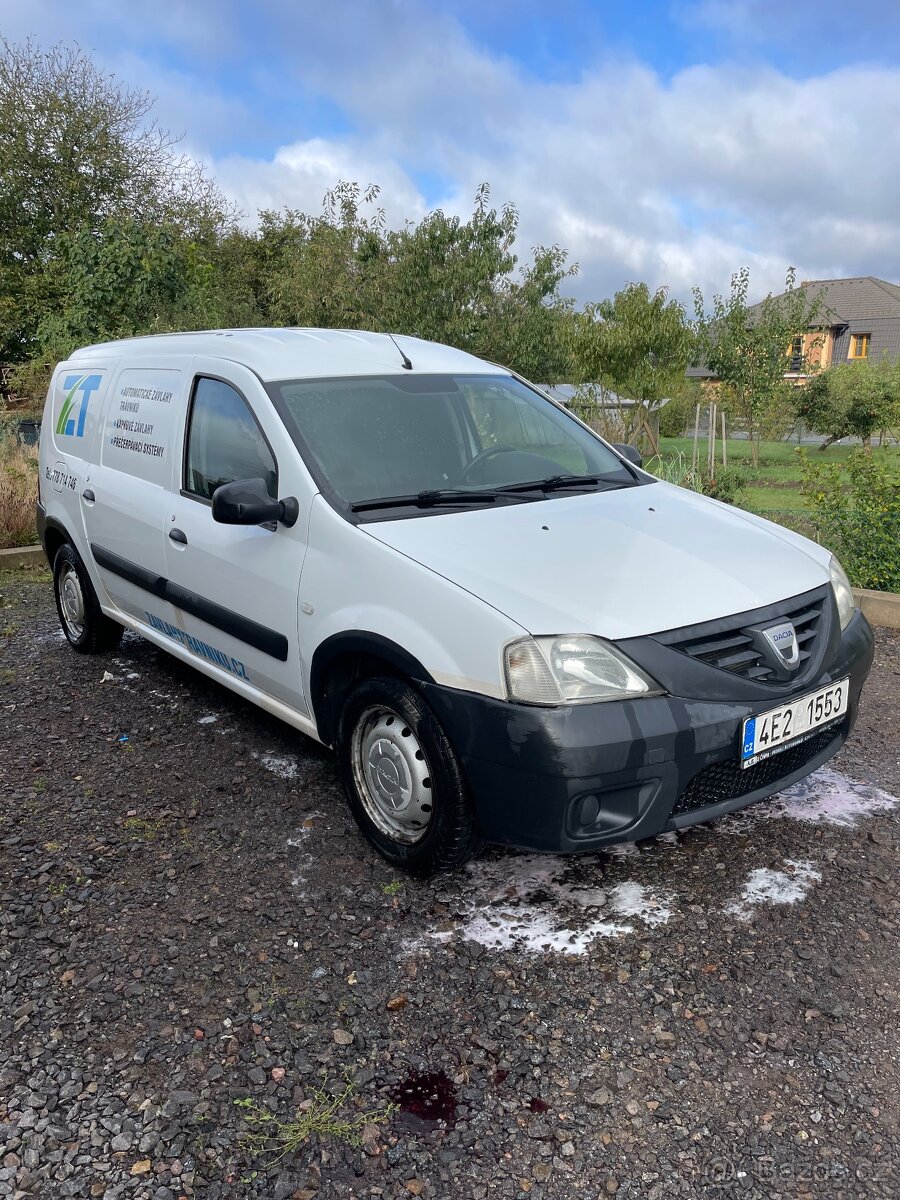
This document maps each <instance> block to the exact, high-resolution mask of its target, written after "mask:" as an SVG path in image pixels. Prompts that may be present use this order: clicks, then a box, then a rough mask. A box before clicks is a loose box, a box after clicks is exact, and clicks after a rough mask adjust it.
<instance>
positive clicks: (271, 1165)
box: [0, 574, 900, 1200]
mask: <svg viewBox="0 0 900 1200" xmlns="http://www.w3.org/2000/svg"><path fill="white" fill-rule="evenodd" d="M0 595H2V600H0V603H2V605H3V612H2V615H0V631H2V639H0V644H2V651H0V711H2V723H0V789H2V795H3V798H4V802H3V806H2V812H0V820H2V824H0V960H2V971H3V974H2V1003H0V1195H3V1196H7V1195H9V1196H14V1197H25V1196H28V1197H40V1198H41V1200H54V1198H55V1197H63V1196H77V1197H89V1196H90V1197H108V1198H112V1197H118V1196H123V1197H134V1198H142V1200H176V1198H178V1197H182V1196H183V1197H203V1198H209V1200H216V1198H220V1197H242V1198H243V1197H248V1198H249V1197H265V1198H266V1200H286V1198H288V1197H293V1198H294V1200H298V1198H299V1200H313V1198H316V1200H330V1198H331V1197H351V1196H355V1197H363V1196H375V1197H379V1196H383V1197H409V1196H410V1195H412V1196H424V1197H427V1198H434V1200H449V1198H450V1197H454V1198H459V1200H479V1198H481V1197H510V1198H511V1197H525V1196H531V1197H547V1198H550V1197H552V1198H557V1197H559V1198H563V1197H565V1198H566V1200H569V1198H573V1197H576V1198H580V1197H591V1198H592V1200H597V1198H598V1197H603V1196H612V1195H615V1196H617V1197H620V1198H621V1197H638V1196H640V1197H650V1198H654V1197H666V1198H669V1197H679V1196H698V1195H704V1194H706V1193H707V1192H711V1193H713V1194H717V1195H724V1196H729V1195H735V1196H740V1197H745V1196H746V1197H750V1196H766V1197H774V1196H785V1197H788V1196H789V1197H802V1196H807V1195H809V1196H827V1197H841V1196H885V1197H888V1196H896V1195H897V1194H898V1192H900V1135H898V1121H900V1065H898V1055H897V1032H896V1031H897V1028H898V1021H897V1018H898V996H900V960H898V955H897V932H898V920H900V904H898V894H897V887H896V879H897V864H898V858H900V808H895V807H894V804H895V802H894V801H893V799H892V797H893V796H900V755H898V736H897V735H898V731H900V687H898V682H900V637H898V636H897V635H896V634H894V635H891V634H887V633H880V634H879V637H878V655H877V663H876V667H875V670H874V672H873V676H872V678H871V680H870V683H869V686H868V690H867V693H866V696H865V701H864V711H863V714H862V716H861V719H860V722H859V724H858V726H857V730H856V732H855V734H854V737H853V739H852V742H851V743H850V744H849V745H848V746H847V748H846V749H845V750H844V752H843V753H842V754H841V755H840V756H839V758H838V759H836V760H835V762H834V763H833V764H831V766H832V768H833V769H832V770H830V771H825V772H821V773H820V774H819V775H818V776H817V777H815V778H814V779H813V781H812V783H811V784H810V785H809V786H807V787H805V788H804V787H800V788H798V789H794V791H793V792H792V793H790V794H789V795H787V796H786V797H781V798H779V799H776V800H774V801H770V802H767V803H766V804H763V805H758V806H756V807H755V808H754V809H752V810H750V812H749V813H746V814H744V815H742V816H738V817H732V818H729V819H727V820H724V821H721V822H719V823H718V824H715V825H709V826H701V827H698V828H695V829H693V830H691V831H688V832H686V833H685V834H683V835H681V836H677V837H676V836H667V837H664V838H660V839H657V840H655V841H653V842H649V843H643V844H641V845H640V846H633V847H626V848H621V849H620V850H619V851H618V852H617V853H615V854H610V855H606V856H592V857H590V858H588V859H580V860H577V861H573V860H563V859H553V858H546V857H540V856H534V855H524V854H513V853H501V852H498V851H491V852H489V853H488V854H487V855H486V856H485V857H484V858H483V859H482V860H481V861H480V862H478V863H476V864H475V865H474V866H473V867H471V868H470V869H469V870H468V871H466V872H463V873H462V874H460V875H458V876H456V877H451V878H443V879H439V880H437V881H435V882H432V883H429V884H421V883H416V882H411V881H409V880H406V879H398V878H396V877H395V875H394V874H393V873H392V871H391V869H390V868H389V867H388V866H387V865H386V864H384V863H383V862H382V861H381V860H380V859H379V858H377V857H376V855H375V854H374V852H372V851H370V850H369V849H368V848H367V846H366V845H365V844H364V843H363V842H362V840H361V839H360V838H359V836H358V835H357V834H356V832H355V829H354V827H353V826H352V824H351V822H350V819H349V817H348V814H347V812H346V810H345V806H344V803H343V800H342V798H341V796H340V793H339V790H338V787H337V783H336V778H335V772H334V769H333V766H332V762H331V759H330V757H329V755H328V754H327V753H325V752H324V751H322V750H321V749H319V748H317V747H316V746H314V745H312V744H311V743H309V742H307V741H305V740H304V739H303V738H302V737H300V736H299V735H297V734H294V733H293V732H292V731H291V730H289V729H288V728H286V727H284V726H282V725H280V724H279V723H278V722H276V721H275V720H274V719H271V718H269V717H268V716H266V715H265V714H264V713H261V712H260V711H258V710H256V709H254V708H253V707H252V706H250V705H249V704H246V703H244V702H243V701H241V700H239V699H237V698H236V697H234V696H232V695H231V694H230V693H229V692H227V691H225V690H224V689H221V688H219V687H218V686H217V685H215V684H213V683H211V682H209V681H207V680H205V679H203V678H202V677H201V676H200V675H199V674H196V673H194V672H192V671H191V670H190V669H188V668H186V667H184V666H182V665H181V664H180V663H178V662H176V661H175V660H174V659H172V658H170V657H168V656H167V655H166V654H164V653H162V652H159V651H157V650H156V649H154V648H153V647H152V646H151V645H150V644H149V643H147V642H144V641H142V640H140V639H137V638H134V637H131V636H128V637H127V638H126V640H125V641H124V643H123V645H122V648H121V650H120V651H119V652H118V653H116V654H115V655H113V656H110V657H109V658H107V659H96V658H94V659H90V658H82V657H79V656H78V655H75V654H73V653H72V652H71V651H70V650H69V649H68V647H67V646H66V645H65V643H64V642H63V640H62V635H61V634H60V632H59V630H58V626H57V623H56V618H55V613H54V612H53V606H52V601H51V597H50V589H49V586H48V582H47V580H46V577H44V576H36V577H35V576H32V577H30V578H29V577H28V576H26V575H24V574H20V575H9V576H6V577H4V578H3V579H2V581H0ZM854 781H855V782H854ZM348 1087H349V1089H350V1090H349V1091H348V1092H347V1094H346V1095H345V1096H344V1097H343V1099H341V1095H342V1093H343V1092H344V1091H345V1089H346V1088H348ZM239 1102H242V1103H239ZM248 1104H252V1105H254V1106H255V1107H248ZM328 1109H331V1110H333V1111H332V1112H331V1115H329V1113H328V1111H326V1110H328ZM386 1110H387V1115H385V1112H386ZM262 1114H271V1115H272V1116H273V1117H275V1118H277V1120H278V1121H279V1122H281V1124H280V1125H276V1124H275V1122H274V1121H272V1122H269V1123H268V1124H266V1126H265V1129H264V1132H265V1130H268V1131H269V1132H270V1133H273V1134H278V1135H279V1136H288V1135H290V1134H292V1133H293V1134H295V1135H297V1137H298V1138H300V1145H299V1148H296V1149H292V1150H289V1151H288V1152H287V1153H285V1154H283V1156H281V1157H278V1153H277V1152H273V1151H272V1150H269V1151H266V1149H265V1147H260V1146H259V1144H258V1142H257V1143H254V1142H253V1141H252V1140H248V1134H252V1133H253V1132H254V1130H255V1131H256V1132H257V1134H258V1133H259V1130H260V1126H259V1124H258V1123H254V1122H253V1118H259V1117H260V1116H261V1115H262ZM248 1118H249V1119H250V1121H249V1122H248ZM312 1125H316V1126H317V1128H318V1131H317V1132H316V1131H313V1132H312V1133H311V1134H310V1135H309V1136H308V1137H305V1138H304V1137H303V1135H304V1134H305V1133H306V1132H308V1127H309V1126H312Z"/></svg>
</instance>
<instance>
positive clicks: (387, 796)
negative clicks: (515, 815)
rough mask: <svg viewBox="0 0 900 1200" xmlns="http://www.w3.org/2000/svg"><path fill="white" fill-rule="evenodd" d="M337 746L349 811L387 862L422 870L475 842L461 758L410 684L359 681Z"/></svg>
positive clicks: (456, 860)
mask: <svg viewBox="0 0 900 1200" xmlns="http://www.w3.org/2000/svg"><path fill="white" fill-rule="evenodd" d="M337 751H338V760H339V764H340V770H341V777H342V780H343V784H344V790H345V791H346V793H347V799H348V802H349V804H350V809H351V811H352V813H353V816H354V817H355V818H356V822H357V824H358V825H359V827H360V829H361V830H362V832H363V834H365V836H366V838H368V840H369V841H370V842H371V843H372V845H373V846H374V847H375V848H376V850H378V851H379V853H381V854H382V855H383V856H384V857H385V858H386V859H388V861H389V862H391V863H393V864H394V865H395V866H398V867H401V868H402V869H403V870H405V871H409V872H411V873H412V874H414V875H419V876H422V877H427V876H429V875H434V874H437V872H439V871H449V870H452V869H453V868H454V867H458V866H461V865H462V863H464V862H466V861H467V860H468V859H470V858H472V857H473V856H474V855H475V854H476V853H477V851H478V850H479V849H480V847H481V839H480V837H479V835H478V832H477V828H476V825H475V818H474V813H473V810H472V804H471V801H470V799H469V795H468V790H467V788H466V784H465V779H464V778H463V773H462V768H461V766H460V763H459V760H458V759H457V757H456V754H455V753H454V751H453V747H452V746H451V745H450V742H449V741H448V739H447V735H446V734H445V733H444V730H443V728H442V727H441V724H440V722H439V721H438V719H437V717H436V716H435V715H434V713H433V712H432V711H431V709H430V708H429V707H428V705H427V704H426V703H425V701H424V699H423V698H422V697H421V696H420V695H419V693H418V692H417V691H415V690H414V689H413V688H412V687H410V685H409V684H407V683H404V682H403V681H402V680H399V679H388V678H377V679H368V680H366V681H365V682H364V683H361V684H360V685H359V686H358V687H357V688H356V689H355V690H354V691H353V692H352V693H351V694H350V696H349V697H348V699H347V701H346V703H345V704H344V708H343V711H342V713H341V719H340V725H339V728H338V744H337Z"/></svg>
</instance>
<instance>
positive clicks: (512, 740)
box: [420, 613, 874, 851]
mask: <svg viewBox="0 0 900 1200" xmlns="http://www.w3.org/2000/svg"><path fill="white" fill-rule="evenodd" d="M873 652H874V641H873V637H872V631H871V629H870V628H869V625H868V623H867V622H866V620H865V618H864V617H863V616H862V615H861V614H859V613H858V614H857V615H856V616H855V617H854V618H853V620H852V621H851V623H850V625H849V626H848V627H847V629H846V630H845V631H844V634H843V636H842V637H841V638H840V640H839V641H838V644H837V648H836V653H835V654H834V655H833V656H832V657H831V659H830V661H829V663H828V665H827V669H825V670H822V671H821V672H820V674H819V676H818V677H817V678H816V679H815V680H809V679H806V680H805V681H804V683H803V685H802V686H800V687H797V688H795V689H791V690H789V691H785V692H783V693H782V696H783V702H784V703H788V702H789V701H790V700H791V699H792V698H794V696H799V695H803V694H805V693H806V692H808V691H812V690H814V689H815V688H816V687H817V686H824V685H826V684H828V683H831V682H833V681H834V680H836V679H841V678H845V677H847V676H849V677H850V703H849V710H848V715H847V718H846V720H845V722H844V723H843V724H842V725H841V726H840V727H838V728H836V730H835V731H834V736H833V737H832V738H831V739H829V740H828V743H827V745H826V746H824V748H822V749H821V750H820V751H819V752H817V753H814V754H813V757H812V758H811V759H810V760H809V761H808V762H805V763H803V764H801V765H800V766H799V767H797V768H796V769H794V770H791V762H790V761H789V760H787V759H786V760H784V763H783V766H784V774H783V775H782V774H780V773H778V772H777V770H776V769H775V768H768V770H769V771H771V772H772V777H769V776H767V777H766V779H765V781H764V782H763V783H762V784H760V785H759V786H756V787H754V788H753V790H751V791H748V792H746V793H745V794H742V795H738V796H730V797H729V798H728V799H726V800H724V801H723V802H718V803H713V804H710V805H708V806H702V807H699V808H695V809H692V810H691V811H690V812H687V813H683V814H680V815H676V816H673V810H674V809H675V806H676V804H677V802H678V800H679V797H681V795H682V794H683V793H684V791H685V789H686V788H687V787H688V785H689V783H690V781H691V780H692V779H694V778H695V777H696V776H697V775H698V774H699V773H700V772H702V771H704V770H705V769H708V768H710V767H711V766H713V765H715V764H717V763H731V762H734V763H735V764H736V763H737V760H738V746H739V741H740V731H741V728H742V722H743V720H744V719H745V718H746V717H750V716H754V715H755V714H757V713H759V712H763V711H765V710H766V709H767V708H770V707H771V699H769V698H768V697H766V698H765V699H764V700H763V699H756V700H750V701H747V700H735V699H734V698H731V699H730V700H729V701H727V702H726V701H723V700H721V699H718V698H717V699H711V700H695V699H687V698H684V697H679V696H674V695H668V696H659V697H652V698H647V699H642V700H625V701H619V702H614V703H606V704H584V705H571V706H560V707H558V708H538V707H530V706H527V705H522V704H513V703H509V702H507V701H502V700H494V699H490V698H488V697H485V696H477V695H474V694H473V693H470V692H461V691H457V690H455V689H452V688H446V687H442V686H439V685H437V684H430V683H422V684H420V686H421V688H422V690H423V692H424V694H425V696H426V697H427V699H428V701H429V703H430V704H431V706H432V708H433V709H434V710H435V712H436V714H437V716H438V717H439V718H440V720H441V722H442V724H443V725H444V728H445V729H446V731H447V734H448V736H449V738H450V741H451V742H452V744H453V746H454V748H455V749H456V752H457V754H458V755H459V756H460V758H461V760H462V762H463V766H464V769H465V772H466V776H467V779H468V782H469V786H470V788H471V791H472V794H473V798H474V802H475V806H476V812H477V814H478V819H479V821H480V824H481V827H482V831H483V833H484V836H485V837H486V838H487V840H488V841H491V842H497V843H503V844H507V845H514V846H519V847H521V848H523V849H529V850H550V851H559V850H563V851H579V850H595V849H599V848H601V847H603V846H606V845H611V844H613V843H615V842H622V841H636V840H638V839H640V838H645V837H652V836H654V835H656V834H658V833H661V832H663V831H664V830H666V829H672V828H682V827H683V826H686V825H690V824H694V823H696V822H698V821H705V820H709V819H711V818H712V817H715V816H718V815H720V814H722V813H724V812H733V811H735V810H736V809H739V808H743V807H745V806H746V805H748V804H752V803H754V802H755V801H757V800H761V799H763V798H764V797H765V796H769V795H772V794H773V793H774V792H777V791H780V790H781V789H782V788H784V787H787V786H789V785H790V784H791V783H794V782H796V781H797V780H798V779H802V778H803V777H804V776H805V775H808V774H809V773H810V772H811V771H813V770H815V769H816V767H818V766H820V765H821V763H823V762H825V761H826V760H827V759H828V758H830V757H831V756H832V755H833V754H835V753H836V752H837V751H838V750H839V749H840V747H841V745H842V744H843V742H844V741H845V739H846V737H847V736H848V734H849V732H850V730H851V728H852V726H853V723H854V721H855V719H856V713H857V709H858V704H859V696H860V692H861V690H862V686H863V683H864V682H865V679H866V676H867V675H868V672H869V668H870V667H871V664H872V657H873ZM707 671H708V672H709V673H710V674H713V675H721V674H722V672H720V671H718V670H716V668H713V667H708V668H707ZM736 682H738V683H740V682H741V681H736ZM736 690H737V689H736ZM778 757H779V756H775V757H774V758H773V759H772V760H767V761H771V762H773V763H776V762H777V759H778ZM749 770H750V771H752V768H750V769H749ZM762 774H763V773H760V776H755V777H753V778H750V777H748V778H747V784H748V785H750V786H751V787H752V786H753V784H754V783H757V781H758V779H759V778H760V777H761V775H762Z"/></svg>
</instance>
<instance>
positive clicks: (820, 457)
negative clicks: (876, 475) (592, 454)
mask: <svg viewBox="0 0 900 1200" xmlns="http://www.w3.org/2000/svg"><path fill="white" fill-rule="evenodd" d="M726 444H727V449H728V466H729V467H735V466H737V467H741V468H742V469H743V470H744V471H745V472H746V475H747V486H746V488H745V490H744V492H743V494H742V495H741V497H740V500H739V507H741V508H744V509H746V510H747V511H748V512H753V513H756V514H757V515H758V516H761V517H766V518H767V519H768V520H770V521H776V522H778V524H779V525H786V526H787V527H788V528H789V529H794V530H796V531H797V532H798V533H802V534H805V535H806V536H807V537H812V538H815V536H816V531H815V523H814V521H813V514H812V512H811V510H810V508H809V505H808V504H807V501H806V497H805V496H804V495H803V494H802V493H801V491H800V485H801V483H802V478H801V475H800V456H799V454H798V453H797V449H798V447H797V443H796V442H761V443H760V447H759V465H758V466H757V467H755V468H754V466H753V464H752V461H751V446H750V442H749V441H747V440H746V439H744V438H729V439H728V441H727V443H726ZM854 449H857V447H854V446H829V447H828V449H827V450H825V451H822V452H821V453H820V452H819V450H818V448H817V447H816V446H807V447H806V450H807V451H808V453H809V457H810V458H811V460H812V461H813V462H816V463H836V464H838V465H839V466H843V465H844V464H845V463H846V462H847V460H848V458H849V457H850V455H851V454H852V452H853V450H854ZM692 453H693V439H692V438H689V437H680V438H660V447H659V456H660V458H661V459H662V460H664V461H668V462H675V461H676V460H677V459H678V457H679V455H681V456H683V457H684V458H686V459H687V461H688V463H690V460H691V454H692ZM699 453H700V458H699V465H700V468H701V470H702V469H705V465H706V441H705V439H704V438H703V437H701V438H700V443H699ZM873 453H874V455H875V456H876V457H878V458H880V459H881V460H882V461H883V462H885V463H886V465H888V466H893V467H894V468H896V469H898V470H900V446H884V447H876V448H875V450H874V451H873ZM717 454H718V456H719V462H721V455H722V447H721V443H719V444H718V445H717ZM717 469H720V468H718V467H717Z"/></svg>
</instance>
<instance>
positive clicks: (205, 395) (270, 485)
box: [184, 378, 278, 500]
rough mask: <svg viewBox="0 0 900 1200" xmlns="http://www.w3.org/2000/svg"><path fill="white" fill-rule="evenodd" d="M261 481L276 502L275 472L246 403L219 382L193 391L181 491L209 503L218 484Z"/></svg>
mask: <svg viewBox="0 0 900 1200" xmlns="http://www.w3.org/2000/svg"><path fill="white" fill-rule="evenodd" d="M237 479H262V480H263V482H264V483H265V485H266V490H267V491H268V493H269V495H270V496H271V497H272V499H273V500H276V499H277V498H278V468H277V465H276V463H275V459H274V458H273V456H272V451H271V450H270V449H269V446H268V443H267V442H266V440H265V438H264V437H263V435H262V430H261V429H260V428H259V426H258V425H257V423H256V421H255V420H254V417H253V414H252V413H251V411H250V409H249V408H248V406H247V402H246V401H245V400H244V398H243V397H242V396H241V395H240V393H239V392H237V391H235V389H234V388H233V387H231V386H230V385H229V384H227V383H223V382H222V381H221V380H220V379H207V378H200V379H198V380H197V383H196V385H195V387H194V399H193V403H192V404H191V415H190V427H189V429H188V441H187V454H186V456H185V480H184V486H185V490H186V491H188V492H191V493H192V494H193V495H195V496H202V497H203V498H204V499H205V500H211V499H212V494H213V492H214V491H215V490H216V488H217V487H221V486H222V484H223V483H234V481H235V480H237Z"/></svg>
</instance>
